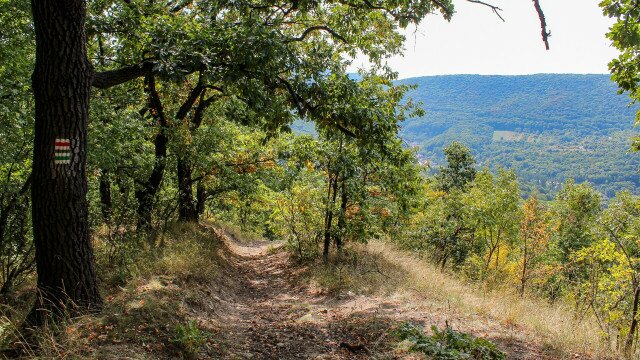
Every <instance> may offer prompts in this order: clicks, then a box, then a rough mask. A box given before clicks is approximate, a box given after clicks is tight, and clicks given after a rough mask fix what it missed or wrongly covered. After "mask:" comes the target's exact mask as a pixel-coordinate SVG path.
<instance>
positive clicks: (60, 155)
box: [54, 139, 71, 164]
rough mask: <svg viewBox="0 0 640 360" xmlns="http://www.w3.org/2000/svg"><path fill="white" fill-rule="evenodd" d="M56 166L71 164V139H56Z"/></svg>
mask: <svg viewBox="0 0 640 360" xmlns="http://www.w3.org/2000/svg"><path fill="white" fill-rule="evenodd" d="M54 146H55V158H54V163H55V164H70V163H71V142H70V141H69V139H56V140H55V143H54Z"/></svg>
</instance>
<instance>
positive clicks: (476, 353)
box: [395, 323, 506, 360]
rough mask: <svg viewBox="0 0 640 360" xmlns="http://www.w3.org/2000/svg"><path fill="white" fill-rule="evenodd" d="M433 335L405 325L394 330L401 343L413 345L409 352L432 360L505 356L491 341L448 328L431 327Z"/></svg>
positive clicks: (485, 359) (497, 359) (499, 359)
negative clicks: (420, 354)
mask: <svg viewBox="0 0 640 360" xmlns="http://www.w3.org/2000/svg"><path fill="white" fill-rule="evenodd" d="M431 330H432V331H433V335H431V336H427V335H426V334H425V333H424V331H422V329H420V328H418V327H416V326H415V325H413V324H411V323H405V324H403V325H401V326H400V327H399V328H398V329H396V330H395V333H396V336H398V338H399V339H400V340H401V341H409V342H411V343H413V345H412V346H411V347H410V350H411V351H416V352H421V353H424V354H425V355H427V356H430V357H432V358H433V359H434V360H463V359H474V360H503V359H505V358H506V355H505V354H504V353H503V352H501V351H500V350H498V349H497V347H496V345H495V344H494V343H492V342H491V341H488V340H486V339H483V338H477V337H474V336H471V335H469V334H466V333H461V332H458V331H455V330H453V329H452V328H451V327H450V326H448V325H447V327H446V328H445V329H444V330H439V329H438V328H437V327H436V326H432V327H431Z"/></svg>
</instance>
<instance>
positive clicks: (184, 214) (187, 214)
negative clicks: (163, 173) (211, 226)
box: [178, 158, 198, 222]
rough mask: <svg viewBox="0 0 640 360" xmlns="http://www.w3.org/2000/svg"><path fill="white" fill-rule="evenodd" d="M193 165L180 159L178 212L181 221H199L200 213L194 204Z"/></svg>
mask: <svg viewBox="0 0 640 360" xmlns="http://www.w3.org/2000/svg"><path fill="white" fill-rule="evenodd" d="M191 172H192V169H191V164H190V163H189V161H188V160H186V159H184V158H178V210H179V211H178V212H179V218H180V221H192V222H197V221H198V212H197V211H196V205H195V204H194V202H193V186H192V184H193V180H192V177H191Z"/></svg>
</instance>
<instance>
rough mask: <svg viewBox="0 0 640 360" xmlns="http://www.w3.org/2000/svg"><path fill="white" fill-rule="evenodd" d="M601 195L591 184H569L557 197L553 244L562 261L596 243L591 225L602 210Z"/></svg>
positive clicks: (569, 182)
mask: <svg viewBox="0 0 640 360" xmlns="http://www.w3.org/2000/svg"><path fill="white" fill-rule="evenodd" d="M600 201H601V199H600V194H598V192H596V191H595V190H594V189H593V187H591V186H590V185H589V184H576V183H575V182H574V181H573V180H569V181H567V182H566V183H565V184H564V185H563V187H562V189H561V190H560V191H559V192H558V194H557V195H556V199H555V202H554V205H553V209H552V211H553V212H554V214H555V215H554V218H555V219H557V223H556V224H555V226H556V229H557V230H556V231H555V233H554V236H553V242H554V244H555V246H556V247H557V249H558V251H559V254H558V256H559V257H560V261H562V262H566V261H568V260H569V257H570V255H571V253H573V252H574V251H576V250H579V249H581V248H583V247H586V246H589V245H590V244H591V242H592V241H593V234H592V225H593V223H594V221H595V219H596V216H597V215H598V213H599V211H600Z"/></svg>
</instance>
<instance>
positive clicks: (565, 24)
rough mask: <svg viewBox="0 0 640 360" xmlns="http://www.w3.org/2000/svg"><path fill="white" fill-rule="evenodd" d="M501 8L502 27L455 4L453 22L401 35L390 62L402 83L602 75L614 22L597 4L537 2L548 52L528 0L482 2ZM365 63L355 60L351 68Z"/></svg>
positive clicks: (486, 13) (474, 7)
mask: <svg viewBox="0 0 640 360" xmlns="http://www.w3.org/2000/svg"><path fill="white" fill-rule="evenodd" d="M485 1H487V2H491V3H492V4H494V5H498V6H500V7H501V8H502V9H503V12H502V16H503V17H504V19H505V20H506V21H505V22H502V21H501V20H500V19H499V18H498V17H497V16H495V14H493V13H492V12H491V10H490V9H489V8H486V7H484V6H482V5H478V4H472V3H468V2H466V1H463V0H458V1H457V2H456V3H455V4H456V14H455V15H454V16H453V19H452V20H451V22H447V21H445V20H443V19H442V18H441V17H439V16H437V15H430V16H429V17H427V18H426V19H424V20H423V22H422V23H421V24H420V25H419V26H418V27H417V28H416V27H412V28H408V29H406V30H403V32H404V34H405V35H406V37H407V41H406V43H405V51H404V56H396V57H393V58H391V59H390V60H389V62H388V63H389V65H390V66H391V67H392V68H393V69H394V70H395V71H397V72H398V73H399V76H400V78H401V79H402V78H408V77H415V76H423V75H444V74H486V75H489V74H498V75H520V74H535V73H579V74H586V73H588V74H594V73H595V74H604V73H607V72H608V71H607V63H608V62H609V61H610V60H611V59H612V58H614V57H616V55H617V52H616V50H615V49H614V48H612V47H611V46H610V42H609V41H608V40H607V38H606V37H605V33H606V32H607V30H608V29H609V27H610V26H611V24H612V23H613V20H611V19H609V18H606V17H604V16H603V15H602V12H601V10H600V8H599V7H598V3H599V2H600V0H540V5H541V6H542V9H543V10H544V12H545V15H546V18H547V24H548V29H549V30H550V31H551V37H550V38H549V42H550V46H551V50H549V51H547V50H545V48H544V44H543V42H542V39H541V36H540V22H539V20H538V15H537V13H536V11H535V9H534V7H533V3H532V1H531V0H485ZM363 64H364V61H363V60H362V59H356V60H355V61H354V62H353V67H354V69H355V68H357V67H359V66H362V65H363Z"/></svg>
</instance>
